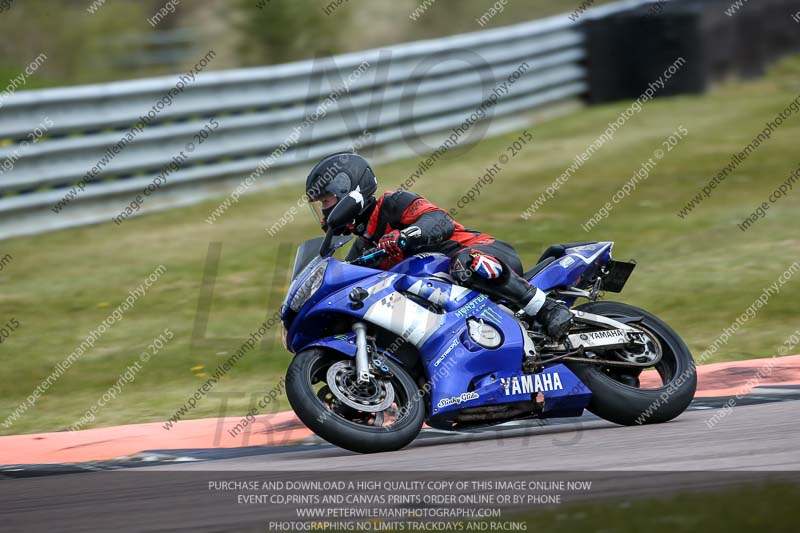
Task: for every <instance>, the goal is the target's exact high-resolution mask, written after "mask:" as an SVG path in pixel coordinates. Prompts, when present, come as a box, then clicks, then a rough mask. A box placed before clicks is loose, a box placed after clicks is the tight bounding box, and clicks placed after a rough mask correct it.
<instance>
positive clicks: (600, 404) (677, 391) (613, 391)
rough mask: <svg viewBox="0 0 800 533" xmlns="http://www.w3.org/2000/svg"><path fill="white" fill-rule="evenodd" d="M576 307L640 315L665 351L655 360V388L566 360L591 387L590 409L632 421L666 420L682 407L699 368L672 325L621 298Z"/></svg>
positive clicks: (628, 423) (623, 422)
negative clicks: (658, 377)
mask: <svg viewBox="0 0 800 533" xmlns="http://www.w3.org/2000/svg"><path fill="white" fill-rule="evenodd" d="M575 309H576V310H581V311H586V312H588V313H594V314H597V315H602V316H605V317H609V318H614V319H620V318H626V317H643V320H642V321H641V324H642V325H643V326H645V327H646V328H647V329H649V330H650V331H651V332H652V333H654V334H655V335H656V336H657V337H658V340H659V341H660V343H661V349H662V352H663V355H662V359H661V361H660V362H659V363H658V364H657V365H656V370H658V373H659V374H660V375H661V379H662V381H663V384H662V386H661V387H659V388H656V389H640V388H638V387H634V386H631V385H627V384H624V383H622V382H620V381H618V380H617V379H614V377H613V374H612V373H610V372H608V371H606V370H604V369H603V368H602V367H597V366H593V365H586V364H580V363H567V367H569V369H570V370H571V371H572V372H573V373H575V375H577V376H578V378H580V380H581V381H582V382H583V383H584V384H585V385H586V386H587V387H588V388H589V390H591V391H592V399H591V402H590V403H589V407H588V409H589V411H591V412H592V413H594V414H596V415H597V416H599V417H601V418H604V419H606V420H608V421H610V422H614V423H616V424H621V425H623V426H632V425H641V424H655V423H660V422H666V421H668V420H672V419H673V418H675V417H676V416H678V415H680V414H681V413H683V412H684V411H685V410H686V408H687V407H688V406H689V403H690V402H691V401H692V399H693V398H694V393H695V391H696V389H697V370H696V368H695V366H694V361H693V360H692V354H691V353H690V352H689V348H688V347H687V346H686V343H684V342H683V340H682V339H681V338H680V336H678V334H677V333H675V331H673V330H672V328H670V327H669V326H668V325H667V324H666V323H665V322H664V321H662V320H661V319H659V318H658V317H657V316H655V315H653V314H652V313H648V312H647V311H645V310H643V309H639V308H638V307H634V306H632V305H628V304H623V303H619V302H604V301H600V302H589V303H586V304H583V305H579V306H577V307H575ZM636 381H637V382H638V379H637V380H636ZM629 382H630V381H629Z"/></svg>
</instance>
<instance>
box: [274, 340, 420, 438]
mask: <svg viewBox="0 0 800 533" xmlns="http://www.w3.org/2000/svg"><path fill="white" fill-rule="evenodd" d="M338 361H352V358H350V357H347V356H345V355H343V354H340V353H338V352H330V351H324V350H321V349H318V348H312V349H309V350H305V351H302V352H300V353H299V354H297V356H295V358H294V359H293V360H292V363H291V364H290V365H289V370H288V371H287V374H286V396H287V397H288V399H289V404H290V405H291V406H292V409H294V412H295V413H296V414H297V416H298V417H299V418H300V420H302V421H303V423H304V424H305V425H306V426H308V428H309V429H311V430H312V431H313V432H314V433H316V434H317V435H319V436H320V437H322V438H323V439H325V440H326V441H328V442H330V443H331V444H334V445H336V446H339V447H340V448H344V449H346V450H350V451H354V452H358V453H378V452H388V451H394V450H399V449H400V448H403V447H405V446H407V445H408V444H409V443H410V442H411V441H413V440H414V439H415V438H416V436H417V435H418V434H419V432H420V430H421V429H422V423H423V421H424V419H425V404H424V398H425V397H424V396H422V395H421V394H417V393H418V391H419V387H418V386H417V385H416V383H415V382H414V380H413V379H412V378H411V377H410V376H409V375H408V373H407V372H406V371H405V370H404V369H403V367H402V366H400V365H399V364H397V363H396V362H394V361H392V360H390V359H388V358H386V359H384V363H386V365H387V366H388V367H389V369H390V371H391V373H392V374H393V377H392V378H391V379H390V383H391V385H392V387H393V390H394V394H395V402H396V403H393V406H395V407H394V409H393V410H394V411H399V413H400V415H399V416H397V418H396V419H395V420H394V421H393V423H392V424H391V425H390V426H382V425H368V424H369V422H365V420H369V419H370V418H371V416H375V415H374V414H370V413H361V412H359V411H357V410H355V409H352V408H348V407H347V406H344V407H341V406H335V408H334V407H333V406H332V405H331V404H326V403H325V401H323V398H325V397H327V398H331V397H332V395H327V396H326V395H325V394H320V393H319V392H318V391H315V390H314V385H315V384H316V383H320V382H324V379H323V378H324V376H325V370H326V369H327V368H330V367H331V365H332V364H334V363H336V362H338ZM325 383H326V385H325V386H326V387H328V385H327V382H325ZM321 396H322V397H323V398H321ZM332 403H334V404H336V400H335V398H334V399H333V402H332ZM386 412H387V413H388V410H387V411H386ZM344 414H346V415H348V416H350V417H351V419H348V418H346V417H345V416H343V415H344ZM380 416H381V420H383V417H384V415H383V414H382V413H381V414H380ZM389 416H396V413H392V415H389Z"/></svg>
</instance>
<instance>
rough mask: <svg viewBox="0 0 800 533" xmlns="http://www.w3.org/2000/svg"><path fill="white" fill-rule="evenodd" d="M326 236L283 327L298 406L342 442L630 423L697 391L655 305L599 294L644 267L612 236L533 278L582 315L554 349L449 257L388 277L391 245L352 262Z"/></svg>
mask: <svg viewBox="0 0 800 533" xmlns="http://www.w3.org/2000/svg"><path fill="white" fill-rule="evenodd" d="M321 240H322V239H321V238H320V239H313V240H311V241H307V242H306V243H304V244H303V245H301V246H300V248H299V249H298V251H297V257H296V260H295V266H294V271H293V275H292V277H293V281H292V283H291V285H290V287H289V291H288V294H287V297H286V300H285V302H284V306H283V309H282V321H283V326H284V345H285V346H286V348H287V349H288V350H289V351H291V352H292V353H294V354H295V356H294V358H293V360H292V362H291V364H290V366H289V369H288V372H287V376H286V391H287V396H288V399H289V402H290V404H291V406H292V408H293V409H294V411H295V413H297V416H298V417H299V418H300V420H302V421H303V423H305V424H306V426H308V427H309V428H310V429H311V430H312V431H314V433H316V434H317V435H319V436H320V437H322V438H323V439H325V440H327V441H328V442H330V443H332V444H335V445H337V446H340V447H342V448H345V449H348V450H352V451H355V452H362V453H371V452H383V451H390V450H397V449H399V448H402V447H404V446H406V445H407V444H409V443H410V442H411V441H412V440H413V439H414V438H415V437H416V436H417V434H418V433H419V432H420V430H421V428H422V426H423V423H427V424H428V425H429V426H431V427H434V428H437V429H444V430H459V429H463V428H471V427H476V426H481V425H489V424H499V423H503V422H508V421H510V420H516V419H526V418H552V417H574V416H580V415H581V414H582V412H583V410H584V409H588V410H589V411H591V412H592V413H594V414H596V415H598V416H600V417H602V418H604V419H606V420H609V421H611V422H615V423H617V424H622V425H633V424H649V423H656V422H665V421H667V420H670V419H672V418H674V417H676V416H678V415H679V414H681V413H682V412H683V411H684V410H685V409H686V407H687V406H688V405H689V402H690V401H691V400H692V398H693V396H694V392H695V389H696V386H697V378H696V373H695V366H694V363H693V361H692V356H691V354H690V353H689V349H688V348H687V346H686V344H685V343H684V342H683V341H682V340H681V338H680V337H679V336H678V335H677V334H676V333H675V332H674V331H673V330H672V329H671V328H670V327H669V326H668V325H667V324H665V323H664V322H663V321H661V320H660V319H658V318H657V317H656V316H654V315H652V314H651V313H648V312H647V311H644V310H642V309H639V308H636V307H633V306H630V305H627V304H623V303H617V302H610V301H601V300H599V297H600V296H601V294H602V293H603V292H604V291H610V292H619V291H621V290H622V288H623V286H624V285H625V283H626V281H627V280H628V277H629V276H630V274H631V272H632V271H633V268H634V266H635V264H634V263H630V262H621V261H615V260H613V259H612V258H611V250H612V247H613V244H614V243H613V242H583V243H568V244H561V245H554V246H551V247H550V248H548V249H547V250H546V251H545V253H544V254H543V255H542V257H541V259H540V261H539V262H538V264H537V265H536V266H535V267H533V268H532V269H531V270H529V271H528V272H526V273H525V278H526V279H528V280H529V281H530V283H532V284H533V285H535V286H536V287H538V288H539V289H541V290H543V291H545V292H547V293H548V294H549V296H551V297H553V298H557V299H559V300H562V301H564V302H565V303H566V304H567V305H568V306H570V307H571V308H572V309H571V310H572V313H573V315H574V318H573V324H572V327H571V329H570V331H569V333H568V335H567V336H566V337H565V338H564V339H563V340H561V341H559V342H554V341H552V340H551V339H549V338H547V337H546V336H545V335H544V334H543V332H542V330H541V329H540V328H539V326H537V325H530V324H528V323H527V322H526V321H524V320H521V319H520V317H518V316H517V315H516V314H515V313H514V312H513V311H512V310H511V309H509V307H507V306H506V305H505V303H504V302H503V301H495V300H493V299H492V298H490V297H489V296H487V295H486V294H481V293H479V292H476V291H474V290H471V289H468V288H465V287H462V286H458V285H455V284H453V280H452V278H451V277H450V276H449V274H448V272H449V264H450V259H449V258H448V257H447V256H445V255H442V254H435V253H433V254H431V253H426V254H417V255H414V256H411V257H409V258H407V259H405V260H403V261H402V262H400V263H399V264H397V265H396V266H395V267H394V268H392V269H390V270H387V271H383V270H378V269H376V268H371V267H370V266H369V265H370V264H372V261H374V260H375V259H376V257H378V256H379V255H380V253H381V251H379V250H370V251H368V252H366V253H365V254H364V255H363V256H362V257H360V258H358V259H356V260H355V261H351V262H349V263H348V262H343V261H339V260H337V259H336V258H334V257H333V253H334V251H335V250H336V249H337V248H339V247H341V246H342V245H343V244H344V243H346V242H347V240H342V241H339V242H336V243H332V241H331V236H330V235H328V236H327V237H326V238H325V240H324V242H323V243H322V246H321V247H320V241H321ZM579 298H583V299H586V300H587V302H585V303H583V304H582V305H577V306H575V305H574V304H575V302H576V300H577V299H579ZM645 370H647V371H646V372H645V373H643V371H645Z"/></svg>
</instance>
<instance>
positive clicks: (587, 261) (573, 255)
mask: <svg viewBox="0 0 800 533" xmlns="http://www.w3.org/2000/svg"><path fill="white" fill-rule="evenodd" d="M605 251H606V246H603V247H601V248H600V250H599V251H597V252H595V254H594V255H593V256H591V257H589V258H588V259H587V258H585V257H583V256H582V255H581V254H578V253H575V252H572V253H569V254H567V255H569V256H572V257H577V258H578V259H580V260H581V261H583V262H584V263H586V264H587V265H591V264H592V261H594V260H595V259H597V257H598V256H599V255H600V254H602V253H603V252H605ZM567 255H565V256H564V257H566V256H567Z"/></svg>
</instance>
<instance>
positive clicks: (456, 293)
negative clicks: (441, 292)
mask: <svg viewBox="0 0 800 533" xmlns="http://www.w3.org/2000/svg"><path fill="white" fill-rule="evenodd" d="M471 291H472V289H468V288H466V287H462V286H461V285H453V286H451V287H450V301H451V302H455V301H458V300H460V299H461V298H462V297H463V296H464V295H465V294H466V293H468V292H471Z"/></svg>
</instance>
